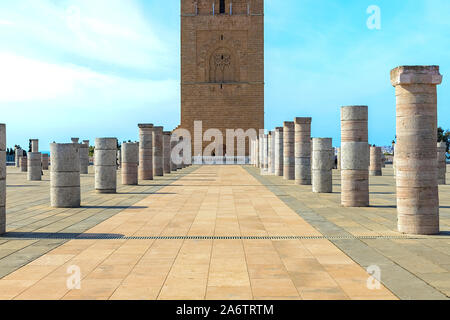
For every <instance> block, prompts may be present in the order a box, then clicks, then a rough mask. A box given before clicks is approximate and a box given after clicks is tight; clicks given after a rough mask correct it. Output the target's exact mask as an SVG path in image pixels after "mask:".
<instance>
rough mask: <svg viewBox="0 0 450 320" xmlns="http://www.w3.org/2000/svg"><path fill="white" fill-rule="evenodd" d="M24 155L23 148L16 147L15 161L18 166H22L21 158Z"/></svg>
mask: <svg viewBox="0 0 450 320" xmlns="http://www.w3.org/2000/svg"><path fill="white" fill-rule="evenodd" d="M22 157H23V150H22V149H21V148H16V150H15V156H14V161H15V162H16V168H19V167H20V158H22Z"/></svg>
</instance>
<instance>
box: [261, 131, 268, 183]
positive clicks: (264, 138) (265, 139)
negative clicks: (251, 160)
mask: <svg viewBox="0 0 450 320" xmlns="http://www.w3.org/2000/svg"><path fill="white" fill-rule="evenodd" d="M262 144H263V145H262V149H263V154H262V156H263V163H262V167H261V174H266V173H267V171H268V168H269V155H268V152H269V141H268V135H267V134H264V135H263V136H262Z"/></svg>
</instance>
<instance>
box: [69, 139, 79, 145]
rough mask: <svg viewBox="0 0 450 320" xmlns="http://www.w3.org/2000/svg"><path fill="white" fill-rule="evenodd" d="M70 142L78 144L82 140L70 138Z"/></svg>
mask: <svg viewBox="0 0 450 320" xmlns="http://www.w3.org/2000/svg"><path fill="white" fill-rule="evenodd" d="M70 140H72V143H75V144H78V142H79V141H80V138H70Z"/></svg>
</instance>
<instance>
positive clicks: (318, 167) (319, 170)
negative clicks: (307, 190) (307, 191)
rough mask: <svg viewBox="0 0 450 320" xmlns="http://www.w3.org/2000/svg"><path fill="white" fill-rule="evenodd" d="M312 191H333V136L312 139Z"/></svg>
mask: <svg viewBox="0 0 450 320" xmlns="http://www.w3.org/2000/svg"><path fill="white" fill-rule="evenodd" d="M311 158H312V169H311V173H312V174H311V175H312V191H313V192H315V193H332V192H333V167H334V153H333V143H332V139H331V138H313V139H312V155H311Z"/></svg>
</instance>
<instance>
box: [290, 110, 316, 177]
mask: <svg viewBox="0 0 450 320" xmlns="http://www.w3.org/2000/svg"><path fill="white" fill-rule="evenodd" d="M311 122H312V119H311V118H295V120H294V123H295V147H294V148H295V183H296V184H298V185H311Z"/></svg>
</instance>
